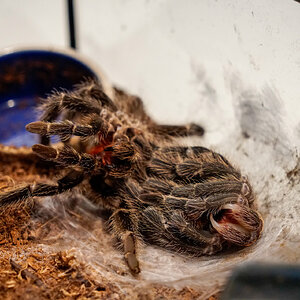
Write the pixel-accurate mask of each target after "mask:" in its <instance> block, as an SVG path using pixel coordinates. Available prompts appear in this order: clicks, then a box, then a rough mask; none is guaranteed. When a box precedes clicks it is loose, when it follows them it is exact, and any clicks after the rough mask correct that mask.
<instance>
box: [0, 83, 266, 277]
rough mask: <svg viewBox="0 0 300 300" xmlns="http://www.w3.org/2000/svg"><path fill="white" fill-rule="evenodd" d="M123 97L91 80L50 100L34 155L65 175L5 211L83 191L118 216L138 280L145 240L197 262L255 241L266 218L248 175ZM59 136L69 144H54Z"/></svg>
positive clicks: (33, 187)
mask: <svg viewBox="0 0 300 300" xmlns="http://www.w3.org/2000/svg"><path fill="white" fill-rule="evenodd" d="M114 92H115V97H112V98H110V97H108V96H107V94H106V93H105V92H104V90H103V88H102V86H101V84H100V83H97V82H95V81H91V82H85V83H84V84H81V85H79V86H77V88H76V89H75V90H74V91H72V92H65V91H62V92H56V93H54V94H52V95H51V96H49V97H48V98H47V99H46V100H45V101H44V102H43V104H42V105H41V111H42V116H41V119H40V121H36V122H33V123H30V124H28V125H27V126H26V129H27V130H28V131H29V132H32V133H35V134H39V135H40V136H41V144H36V145H33V146H32V151H33V152H34V153H35V154H36V155H38V156H39V157H40V158H42V159H43V160H46V161H48V162H49V165H50V166H52V167H56V168H61V169H62V174H64V175H62V176H61V178H60V179H58V180H57V182H56V183H55V184H46V183H39V182H34V183H32V184H29V185H26V186H19V187H15V188H13V189H12V190H10V191H6V192H2V193H0V206H5V205H11V204H14V203H18V202H21V201H24V200H26V199H28V198H31V197H43V196H51V195H55V194H59V193H63V192H65V191H67V190H69V189H72V188H74V187H78V189H79V191H80V192H82V193H83V194H85V195H87V197H88V198H89V199H90V200H91V201H92V202H94V203H95V204H97V205H99V207H101V208H103V209H105V210H106V211H108V212H109V220H108V223H109V228H110V230H111V232H112V234H113V235H114V236H115V237H116V238H117V239H118V240H119V242H120V243H121V244H122V246H123V251H124V258H125V261H126V263H127V265H128V267H129V269H130V271H131V272H132V273H133V274H137V273H139V272H140V267H139V261H138V259H137V254H136V244H137V240H140V241H143V242H145V243H149V244H154V245H158V246H161V247H163V248H165V249H168V250H172V251H176V252H179V253H183V254H188V255H192V256H201V255H213V254H216V253H217V252H220V251H221V250H222V249H227V248H228V247H230V246H239V247H244V246H249V245H251V244H253V243H254V242H255V241H256V240H257V239H258V238H259V236H260V233H261V231H262V226H263V221H262V218H261V216H260V215H259V213H258V212H256V211H255V210H254V209H253V208H251V207H252V206H253V202H254V200H255V196H254V193H253V190H252V188H251V186H250V184H249V182H248V180H247V178H246V177H245V176H242V175H241V173H240V171H238V170H237V169H236V168H234V167H233V166H232V165H231V164H230V163H229V162H228V160H227V159H226V158H224V157H223V156H222V155H221V154H218V153H216V152H213V151H212V150H209V149H207V148H204V147H200V146H199V147H185V146H181V145H180V144H179V142H177V141H176V138H177V137H182V136H190V135H198V136H201V135H203V133H204V130H203V128H202V127H200V126H198V125H195V124H189V125H184V126H175V125H174V126H173V125H159V124H157V123H155V122H154V121H153V120H152V119H151V118H150V117H149V116H148V115H147V114H146V112H145V110H144V108H143V103H142V101H141V100H140V99H139V98H138V97H134V96H128V95H126V94H125V93H124V92H122V91H121V90H119V89H115V90H114ZM52 136H58V137H59V139H60V141H61V143H58V144H55V145H52V146H51V145H50V137H52ZM64 169H65V171H64ZM63 172H65V173H63Z"/></svg>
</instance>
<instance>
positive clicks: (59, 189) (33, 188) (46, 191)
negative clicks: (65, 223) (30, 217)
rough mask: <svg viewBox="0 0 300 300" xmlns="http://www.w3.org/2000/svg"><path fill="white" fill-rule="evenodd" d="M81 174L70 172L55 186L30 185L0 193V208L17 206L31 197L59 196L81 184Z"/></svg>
mask: <svg viewBox="0 0 300 300" xmlns="http://www.w3.org/2000/svg"><path fill="white" fill-rule="evenodd" d="M83 178H84V176H83V173H82V172H79V171H76V170H71V171H70V172H69V173H68V174H67V175H65V176H64V177H62V178H61V179H59V180H57V183H56V184H55V185H51V184H47V183H32V184H28V185H25V186H24V185H23V186H19V187H16V188H14V189H12V190H10V191H7V192H3V193H0V207H3V206H7V205H13V204H17V203H19V202H21V201H25V200H26V199H28V198H32V197H45V196H53V195H56V194H61V193H63V192H65V191H67V190H69V189H72V188H73V187H75V186H77V185H78V184H79V183H81V182H82V180H83Z"/></svg>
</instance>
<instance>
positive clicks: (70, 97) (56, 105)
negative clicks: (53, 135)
mask: <svg viewBox="0 0 300 300" xmlns="http://www.w3.org/2000/svg"><path fill="white" fill-rule="evenodd" d="M103 107H108V108H110V110H112V111H115V110H116V109H117V108H116V106H115V104H114V102H113V101H112V100H111V99H110V98H109V97H108V96H107V95H106V94H105V93H104V92H103V90H102V88H101V86H100V85H99V84H97V83H96V82H94V81H93V82H91V83H89V84H86V83H85V84H82V85H79V86H78V90H77V91H76V92H72V93H70V92H60V93H54V94H53V95H51V96H49V97H48V98H47V99H46V100H44V103H43V104H42V105H41V107H40V109H41V110H42V111H43V114H42V116H41V121H44V122H52V121H54V120H55V119H57V118H58V116H59V115H60V113H61V112H62V111H65V112H66V116H68V117H70V116H73V117H75V116H76V115H78V114H80V115H83V116H86V115H89V114H96V115H99V114H100V112H101V110H102V108H103ZM49 142H50V139H49V137H48V136H46V135H45V136H42V137H41V143H42V144H44V145H49Z"/></svg>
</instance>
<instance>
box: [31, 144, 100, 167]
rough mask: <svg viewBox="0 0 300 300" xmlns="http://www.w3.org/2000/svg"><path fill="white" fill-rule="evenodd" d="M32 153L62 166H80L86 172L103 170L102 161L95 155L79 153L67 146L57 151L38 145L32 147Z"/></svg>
mask: <svg viewBox="0 0 300 300" xmlns="http://www.w3.org/2000/svg"><path fill="white" fill-rule="evenodd" d="M32 151H33V152H35V153H36V154H37V155H38V156H40V157H42V158H43V159H45V160H47V161H53V162H55V163H58V164H59V165H61V166H65V167H68V166H70V165H71V166H78V167H81V168H83V169H85V170H89V171H91V170H93V169H95V167H98V168H99V169H100V168H101V166H99V165H100V161H99V160H98V159H96V157H94V156H93V155H90V154H87V153H78V152H77V151H76V150H75V149H74V148H73V147H71V146H69V145H65V146H64V147H63V148H62V149H55V148H53V147H50V146H45V145H41V144H36V145H33V146H32Z"/></svg>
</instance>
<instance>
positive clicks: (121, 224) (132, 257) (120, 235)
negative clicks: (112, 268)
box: [109, 209, 140, 275]
mask: <svg viewBox="0 0 300 300" xmlns="http://www.w3.org/2000/svg"><path fill="white" fill-rule="evenodd" d="M132 215H133V214H132V213H130V212H129V211H128V210H126V209H118V210H117V211H116V212H114V213H113V214H112V216H111V217H110V219H109V223H110V228H111V230H112V233H113V234H114V235H115V236H116V237H117V239H118V240H119V241H120V242H121V244H122V247H123V251H124V260H125V262H126V264H127V266H128V268H129V270H130V271H131V273H132V274H134V275H137V274H138V273H140V267H139V261H138V259H137V257H136V237H135V235H134V233H133V225H132V220H131V216H132Z"/></svg>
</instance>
